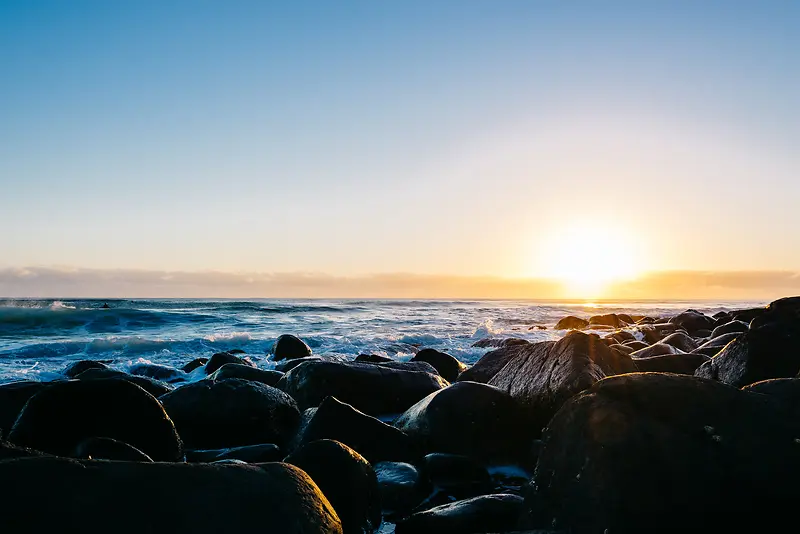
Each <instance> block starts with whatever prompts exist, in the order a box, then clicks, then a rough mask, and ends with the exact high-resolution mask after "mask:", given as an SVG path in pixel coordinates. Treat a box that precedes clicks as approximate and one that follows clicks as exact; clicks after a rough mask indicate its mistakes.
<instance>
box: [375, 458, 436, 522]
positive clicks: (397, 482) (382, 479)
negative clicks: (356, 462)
mask: <svg viewBox="0 0 800 534" xmlns="http://www.w3.org/2000/svg"><path fill="white" fill-rule="evenodd" d="M373 468H374V469H375V475H376V476H377V479H378V491H380V494H381V508H382V509H383V511H384V512H387V513H388V514H393V513H396V514H404V513H407V512H408V511H410V510H411V509H412V508H414V507H415V506H417V505H418V504H419V503H421V502H422V501H423V499H425V497H427V496H428V494H429V493H430V491H431V487H430V484H429V483H428V482H427V481H426V480H425V479H424V478H423V477H422V475H420V473H419V470H418V469H417V468H416V467H414V466H413V465H412V464H410V463H406V462H378V463H376V464H373Z"/></svg>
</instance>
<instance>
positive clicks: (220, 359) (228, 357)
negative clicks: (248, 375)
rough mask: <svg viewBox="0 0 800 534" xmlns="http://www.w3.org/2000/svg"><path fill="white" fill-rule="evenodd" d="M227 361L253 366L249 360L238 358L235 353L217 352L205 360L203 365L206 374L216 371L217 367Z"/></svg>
mask: <svg viewBox="0 0 800 534" xmlns="http://www.w3.org/2000/svg"><path fill="white" fill-rule="evenodd" d="M228 363H235V364H238V365H248V366H250V367H255V365H253V362H251V361H250V360H247V359H244V358H240V357H238V356H236V355H235V354H231V353H230V352H218V353H216V354H214V355H212V356H211V358H210V359H209V360H208V362H206V365H205V369H206V374H207V375H210V374H213V373H214V371H216V370H217V369H219V368H220V367H222V366H223V365H225V364H228Z"/></svg>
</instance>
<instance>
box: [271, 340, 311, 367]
mask: <svg viewBox="0 0 800 534" xmlns="http://www.w3.org/2000/svg"><path fill="white" fill-rule="evenodd" d="M272 352H273V354H274V355H275V356H274V357H273V360H275V361H276V362H277V361H280V360H292V359H294V358H305V357H307V356H311V347H309V346H308V345H306V342H305V341H303V340H302V339H300V338H299V337H297V336H293V335H292V334H283V335H282V336H279V337H278V339H277V340H276V341H275V345H274V346H273V347H272Z"/></svg>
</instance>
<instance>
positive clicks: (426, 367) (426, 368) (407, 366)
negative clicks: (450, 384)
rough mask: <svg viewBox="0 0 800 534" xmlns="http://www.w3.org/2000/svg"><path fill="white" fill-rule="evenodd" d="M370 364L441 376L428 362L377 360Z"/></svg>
mask: <svg viewBox="0 0 800 534" xmlns="http://www.w3.org/2000/svg"><path fill="white" fill-rule="evenodd" d="M371 365H380V366H381V367H386V368H387V369H398V370H400V371H418V372H422V373H431V374H433V375H439V376H442V375H441V374H440V373H439V371H437V370H436V368H435V367H434V366H433V365H431V364H429V363H428V362H378V363H373V364H371Z"/></svg>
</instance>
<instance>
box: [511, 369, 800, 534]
mask: <svg viewBox="0 0 800 534" xmlns="http://www.w3.org/2000/svg"><path fill="white" fill-rule="evenodd" d="M798 430H800V429H799V428H798V425H797V423H796V422H791V424H789V423H787V422H786V421H785V420H784V419H782V418H781V417H780V415H779V413H778V411H777V410H776V409H775V405H774V404H773V402H772V400H771V399H769V398H768V397H765V396H762V395H753V394H750V393H745V392H742V391H740V390H738V389H735V388H732V387H729V386H726V385H724V384H720V383H718V382H714V381H710V380H702V379H698V378H695V377H689V376H681V375H674V374H661V373H644V374H639V373H634V374H627V375H621V376H615V377H611V378H608V379H606V380H603V381H601V382H598V383H597V384H595V385H594V386H592V387H591V388H590V389H589V390H587V391H585V392H584V393H582V394H580V395H578V396H576V397H574V398H572V399H570V400H569V401H568V402H567V403H566V404H565V405H564V406H563V407H562V409H561V410H559V412H558V413H557V414H556V416H555V417H554V418H553V419H552V421H550V424H549V425H548V428H547V430H546V432H545V433H544V446H543V448H542V451H541V453H540V455H539V463H538V466H537V470H536V473H535V475H534V478H533V480H532V481H531V484H530V486H529V489H528V492H527V494H526V501H525V504H526V512H527V513H526V514H525V515H526V519H525V521H524V527H525V528H556V529H559V530H565V531H568V532H574V533H602V532H614V533H640V532H663V533H675V532H684V531H686V529H687V526H690V529H691V531H693V532H694V531H696V532H767V531H770V530H771V529H772V528H774V526H775V525H779V524H781V521H794V516H795V515H796V514H795V512H794V508H793V507H792V506H787V504H788V503H793V502H796V501H797V498H798V497H799V496H800V490H799V489H798V485H797V480H798V475H800V454H798V444H797V443H796V441H795V438H796V436H797V435H798V433H797V432H798ZM620 503H625V504H624V506H621V505H620ZM725 510H727V511H729V512H723V511H725Z"/></svg>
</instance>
